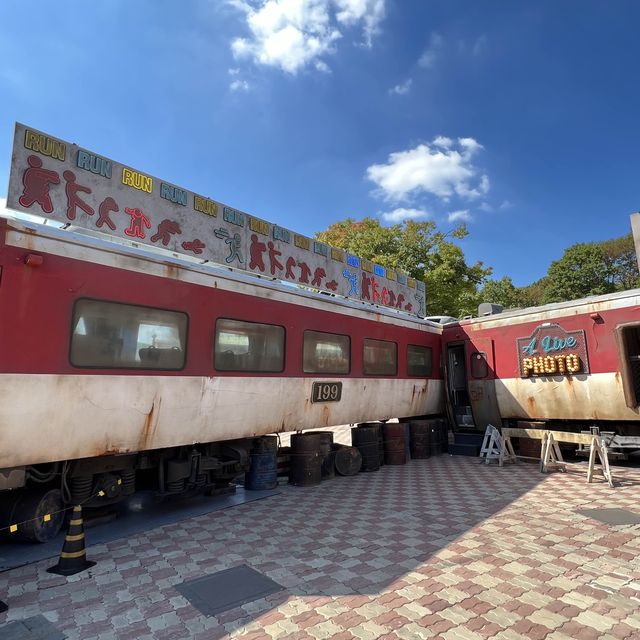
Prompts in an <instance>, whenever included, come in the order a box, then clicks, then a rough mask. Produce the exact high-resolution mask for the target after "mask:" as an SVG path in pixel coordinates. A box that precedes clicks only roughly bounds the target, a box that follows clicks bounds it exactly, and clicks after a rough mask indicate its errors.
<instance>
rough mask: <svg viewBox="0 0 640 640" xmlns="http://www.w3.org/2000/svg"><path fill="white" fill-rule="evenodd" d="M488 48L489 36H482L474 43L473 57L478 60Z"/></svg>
mask: <svg viewBox="0 0 640 640" xmlns="http://www.w3.org/2000/svg"><path fill="white" fill-rule="evenodd" d="M486 48H487V36H485V35H481V36H480V37H479V38H477V39H476V41H475V42H474V43H473V47H472V49H471V55H472V56H473V57H474V58H476V57H477V56H479V55H481V54H482V53H484V51H485V49H486Z"/></svg>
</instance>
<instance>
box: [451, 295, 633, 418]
mask: <svg viewBox="0 0 640 640" xmlns="http://www.w3.org/2000/svg"><path fill="white" fill-rule="evenodd" d="M633 322H640V290H638V289H635V290H632V291H623V292H620V293H616V294H612V295H610V296H599V297H594V298H586V299H584V300H575V301H572V302H564V303H559V304H552V305H545V306H543V307H539V308H533V309H523V310H518V311H512V312H507V313H503V314H498V315H496V316H491V317H487V318H476V319H472V320H465V321H462V322H460V323H455V324H453V323H452V324H449V325H445V327H444V329H443V341H444V344H447V343H455V342H460V341H468V344H469V345H470V346H469V349H476V350H479V351H483V350H484V351H488V349H486V348H483V346H484V345H485V344H486V341H487V340H492V341H493V344H494V346H495V352H494V357H493V362H492V363H491V362H490V363H489V364H490V371H489V376H488V378H487V382H485V385H486V384H490V383H491V382H493V383H494V385H495V395H496V398H497V401H498V406H499V411H500V416H501V418H502V419H512V418H515V419H522V420H526V419H538V420H578V421H580V420H581V421H594V420H609V421H640V412H639V410H638V408H637V407H633V406H632V407H629V406H627V401H628V399H627V398H625V394H624V388H623V378H622V376H623V374H622V372H621V371H622V368H623V366H622V363H623V362H624V359H625V358H626V357H627V356H626V354H625V353H623V352H622V351H623V350H622V351H621V349H620V346H619V345H618V343H617V341H616V331H617V328H618V327H619V326H621V325H624V324H627V323H633ZM550 324H557V325H559V326H561V327H562V330H564V331H566V332H569V333H570V332H579V333H580V335H581V336H583V339H584V345H585V348H586V355H585V356H584V359H585V364H586V361H587V360H586V359H587V357H588V370H589V373H588V374H585V373H579V372H578V373H574V374H572V373H570V372H568V371H565V372H564V375H553V374H549V375H535V376H526V377H525V376H523V373H522V370H521V366H520V359H519V345H520V346H521V345H522V339H523V338H527V337H530V336H532V335H534V334H535V332H536V331H537V330H539V329H540V328H541V327H542V328H544V327H545V326H549V325H550ZM550 353H551V354H553V351H551V352H550ZM538 355H543V356H544V355H547V354H546V353H542V352H541V353H539V354H538ZM469 380H470V382H469V391H470V393H473V394H474V396H473V397H472V404H473V406H474V416H475V414H476V408H477V406H478V405H479V404H480V403H481V402H483V401H484V399H485V398H487V400H490V394H487V393H486V392H483V393H482V394H480V393H479V391H478V389H477V387H478V383H477V381H474V380H473V378H472V376H471V374H470V373H469ZM480 395H482V397H480ZM629 404H633V403H632V402H630V403H629Z"/></svg>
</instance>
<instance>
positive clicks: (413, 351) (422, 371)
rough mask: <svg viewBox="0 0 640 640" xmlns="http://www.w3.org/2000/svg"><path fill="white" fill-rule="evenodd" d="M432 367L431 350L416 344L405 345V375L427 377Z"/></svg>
mask: <svg viewBox="0 0 640 640" xmlns="http://www.w3.org/2000/svg"><path fill="white" fill-rule="evenodd" d="M432 369H433V350H432V349H431V347H420V346H418V345H417V344H410V345H407V375H409V376H420V377H423V378H425V377H427V376H430V375H431V371H432Z"/></svg>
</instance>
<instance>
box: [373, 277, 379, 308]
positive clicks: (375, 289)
mask: <svg viewBox="0 0 640 640" xmlns="http://www.w3.org/2000/svg"><path fill="white" fill-rule="evenodd" d="M379 288H380V284H379V283H378V281H377V280H376V279H375V278H374V277H373V276H371V294H372V298H373V302H380V291H379Z"/></svg>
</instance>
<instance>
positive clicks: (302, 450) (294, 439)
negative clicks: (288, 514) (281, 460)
mask: <svg viewBox="0 0 640 640" xmlns="http://www.w3.org/2000/svg"><path fill="white" fill-rule="evenodd" d="M321 446H322V438H321V437H320V435H319V434H317V433H295V434H293V435H292V436H291V454H290V456H291V457H290V462H289V484H292V485H294V486H297V487H310V486H313V485H316V484H320V481H321V480H322V455H321V453H320V448H321Z"/></svg>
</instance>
